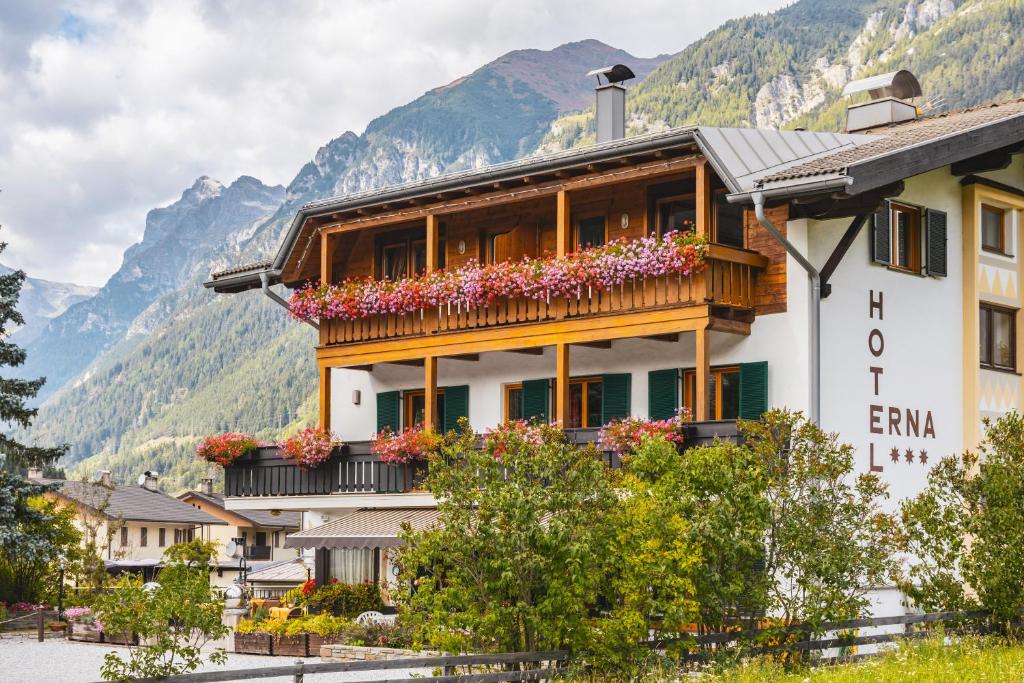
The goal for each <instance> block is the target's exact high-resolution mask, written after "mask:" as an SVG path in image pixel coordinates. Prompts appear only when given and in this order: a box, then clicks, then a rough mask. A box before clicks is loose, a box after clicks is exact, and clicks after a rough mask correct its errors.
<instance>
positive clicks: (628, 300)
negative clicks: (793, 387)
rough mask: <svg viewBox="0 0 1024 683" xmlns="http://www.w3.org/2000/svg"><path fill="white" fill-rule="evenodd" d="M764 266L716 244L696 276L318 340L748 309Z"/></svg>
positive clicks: (418, 317)
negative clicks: (709, 307)
mask: <svg viewBox="0 0 1024 683" xmlns="http://www.w3.org/2000/svg"><path fill="white" fill-rule="evenodd" d="M766 264H767V259H765V257H764V256H761V255H760V254H757V253H755V252H751V251H746V250H743V249H734V248H732V247H725V246H722V245H717V244H713V245H710V246H709V248H708V258H707V266H708V267H707V268H706V269H705V270H704V271H703V272H702V273H699V274H697V275H690V276H683V275H667V276H662V277H657V278H647V279H645V280H635V281H632V282H628V283H625V284H623V285H621V286H619V287H614V288H612V289H610V290H607V291H598V290H596V289H595V290H589V291H588V290H587V289H583V290H581V292H580V296H579V298H569V299H552V300H551V301H550V302H548V301H538V300H536V299H527V298H519V299H499V300H496V301H494V302H493V303H492V304H491V305H489V306H487V307H484V308H474V309H470V310H466V309H459V308H458V307H456V306H451V307H444V308H439V309H436V310H426V311H423V312H421V313H409V314H404V315H397V314H395V315H379V316H371V317H369V318H363V319H361V320H327V321H323V323H322V324H321V332H320V335H321V339H320V343H321V344H323V345H332V344H349V343H354V342H366V341H379V340H385V339H395V338H401V337H412V336H421V335H429V334H439V333H446V332H461V331H466V330H474V329H481V328H492V327H500V326H505V325H516V324H526V323H536V322H550V321H556V320H572V319H574V318H579V317H583V316H594V315H620V314H622V313H629V312H637V311H649V310H657V309H661V308H672V307H678V306H696V305H701V304H713V305H716V306H724V307H729V308H737V309H747V310H749V309H753V307H754V304H755V297H756V291H757V289H756V281H757V275H758V273H759V272H760V271H761V270H762V269H763V268H764V267H765V265H766Z"/></svg>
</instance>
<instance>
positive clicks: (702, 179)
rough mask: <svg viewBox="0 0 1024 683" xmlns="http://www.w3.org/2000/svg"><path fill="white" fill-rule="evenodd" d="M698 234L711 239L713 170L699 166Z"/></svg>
mask: <svg viewBox="0 0 1024 683" xmlns="http://www.w3.org/2000/svg"><path fill="white" fill-rule="evenodd" d="M696 171H697V234H698V235H703V236H704V237H706V238H708V239H709V240H710V239H711V169H709V168H708V164H707V161H705V162H703V163H700V164H698V165H697V169H696Z"/></svg>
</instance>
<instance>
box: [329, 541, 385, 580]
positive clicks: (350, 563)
mask: <svg viewBox="0 0 1024 683" xmlns="http://www.w3.org/2000/svg"><path fill="white" fill-rule="evenodd" d="M329 552H330V559H329V562H328V568H327V571H328V574H329V576H330V578H332V579H337V580H338V581H339V582H341V583H363V582H366V581H369V582H376V580H377V578H378V577H377V571H376V569H377V567H378V566H379V565H378V564H377V562H376V561H375V560H376V559H377V553H375V552H374V549H373V548H331V549H330V551H329Z"/></svg>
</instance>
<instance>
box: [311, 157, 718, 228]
mask: <svg viewBox="0 0 1024 683" xmlns="http://www.w3.org/2000/svg"><path fill="white" fill-rule="evenodd" d="M700 159H701V158H700V157H698V156H696V155H687V156H682V157H678V158H673V159H666V160H658V161H652V162H647V163H644V164H639V165H636V166H630V167H626V168H615V169H613V170H608V171H604V172H602V173H600V174H597V175H593V176H578V177H569V174H568V173H566V174H565V178H561V179H559V178H556V179H555V180H552V181H548V182H545V183H537V184H536V185H530V186H528V187H521V186H517V187H516V188H515V189H513V190H502V191H493V192H483V193H480V194H477V193H478V192H481V191H480V189H478V188H472V187H470V188H465V189H463V190H462V191H463V192H464V193H465V194H466V195H471V196H467V197H465V198H462V199H458V200H452V201H449V202H446V203H444V204H440V205H439V204H434V205H428V206H421V207H418V208H416V209H408V210H404V211H400V212H396V213H391V214H377V215H375V216H369V217H366V218H360V219H355V220H352V221H348V222H345V223H339V224H335V223H332V224H329V225H328V226H326V227H324V232H329V233H337V232H349V231H351V230H361V229H363V228H369V227H377V226H382V225H392V224H395V223H405V222H409V221H413V220H419V219H422V218H423V217H425V216H426V215H427V214H429V213H433V214H437V215H438V216H442V215H448V214H452V213H458V212H460V211H465V210H467V209H473V208H476V207H480V206H487V207H492V206H499V205H502V204H511V203H515V202H522V201H527V200H530V199H537V198H540V197H547V196H550V195H555V194H557V193H558V192H560V191H562V190H570V191H572V190H577V189H584V188H592V187H604V186H607V185H617V184H620V183H624V182H627V181H630V180H641V179H646V178H656V177H661V176H666V175H672V174H675V173H681V172H684V171H688V170H690V169H692V168H694V166H695V165H696V164H697V163H698V162H699V161H700ZM552 174H553V175H557V174H555V173H554V172H553V173H552ZM310 220H312V219H310Z"/></svg>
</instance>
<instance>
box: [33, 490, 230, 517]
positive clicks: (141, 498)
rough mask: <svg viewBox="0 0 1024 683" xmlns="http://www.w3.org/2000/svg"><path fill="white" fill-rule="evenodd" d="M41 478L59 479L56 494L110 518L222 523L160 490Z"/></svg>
mask: <svg viewBox="0 0 1024 683" xmlns="http://www.w3.org/2000/svg"><path fill="white" fill-rule="evenodd" d="M42 481H43V482H45V483H48V484H52V483H59V484H60V485H61V486H60V488H59V489H57V491H55V493H56V494H57V495H60V496H63V497H64V498H67V499H69V500H73V501H75V502H76V503H79V504H81V505H84V506H85V507H87V508H91V509H93V510H96V511H98V512H102V513H103V514H104V515H105V516H106V517H108V518H110V519H120V520H124V521H131V522H167V523H168V524H225V523H226V522H223V521H221V520H219V519H217V518H216V517H214V516H213V515H208V514H206V513H205V512H203V511H202V510H199V509H197V508H194V507H192V506H191V505H189V504H188V503H185V502H182V501H180V500H178V499H177V498H175V497H174V496H171V495H168V494H166V493H164V492H163V491H150V490H149V489H147V488H146V487H144V486H120V485H115V486H113V487H107V486H104V485H103V484H99V483H90V482H84V481H72V480H68V481H60V480H45V479H44V480H42Z"/></svg>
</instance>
